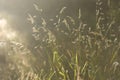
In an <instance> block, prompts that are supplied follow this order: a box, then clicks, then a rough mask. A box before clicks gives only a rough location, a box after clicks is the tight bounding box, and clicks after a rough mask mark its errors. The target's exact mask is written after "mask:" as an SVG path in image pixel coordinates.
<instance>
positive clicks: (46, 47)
mask: <svg viewBox="0 0 120 80" xmlns="http://www.w3.org/2000/svg"><path fill="white" fill-rule="evenodd" d="M115 1H117V0H115ZM115 1H113V0H103V1H102V0H97V2H96V15H95V16H96V21H94V20H95V19H94V17H93V19H89V16H88V20H87V17H83V16H82V15H84V16H85V14H83V12H82V9H80V8H79V9H76V12H75V13H74V12H73V13H74V15H72V14H71V15H69V14H68V13H67V12H66V11H67V8H68V7H63V8H62V9H60V10H59V12H58V13H57V15H55V16H53V18H48V17H47V18H46V17H43V15H44V10H43V11H42V9H39V7H38V6H37V5H36V4H34V7H35V9H36V11H37V12H38V13H39V15H38V16H36V15H35V16H34V15H31V14H30V13H29V14H28V16H29V20H30V21H31V23H32V24H31V25H33V28H32V29H33V37H34V38H35V41H34V42H33V43H34V44H35V46H34V49H31V50H29V49H26V48H25V46H24V45H23V44H20V43H17V42H15V41H11V42H9V45H10V48H8V50H9V54H11V55H6V57H7V60H6V61H7V62H9V64H4V63H3V64H2V66H3V70H4V71H3V72H4V73H0V74H2V77H4V78H6V79H4V80H119V79H120V18H119V15H120V10H119V7H120V3H119V2H118V1H117V2H115ZM83 10H84V9H83ZM91 14H92V13H91ZM86 16H87V15H86ZM90 18H91V17H90ZM90 20H91V21H93V22H89V21H90ZM93 23H96V25H94V24H93ZM30 44H32V43H30ZM4 53H5V52H4ZM21 53H22V54H21ZM1 56H2V55H1ZM20 56H21V57H20ZM0 59H1V58H0ZM1 60H3V59H1ZM1 60H0V61H1ZM0 77H1V76H0Z"/></svg>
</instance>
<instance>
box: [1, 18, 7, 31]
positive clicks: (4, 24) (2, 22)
mask: <svg viewBox="0 0 120 80" xmlns="http://www.w3.org/2000/svg"><path fill="white" fill-rule="evenodd" d="M6 24H7V20H6V19H4V18H3V19H0V28H2V29H3V28H4V27H6Z"/></svg>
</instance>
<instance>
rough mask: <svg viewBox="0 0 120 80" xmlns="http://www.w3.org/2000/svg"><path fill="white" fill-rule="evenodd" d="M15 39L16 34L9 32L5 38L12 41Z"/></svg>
mask: <svg viewBox="0 0 120 80" xmlns="http://www.w3.org/2000/svg"><path fill="white" fill-rule="evenodd" d="M15 37H16V33H15V32H10V33H9V34H7V38H8V39H14V38H15Z"/></svg>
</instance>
